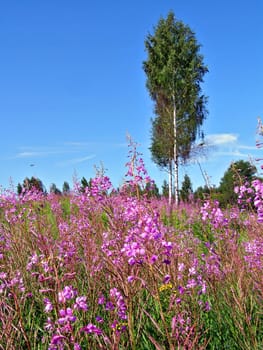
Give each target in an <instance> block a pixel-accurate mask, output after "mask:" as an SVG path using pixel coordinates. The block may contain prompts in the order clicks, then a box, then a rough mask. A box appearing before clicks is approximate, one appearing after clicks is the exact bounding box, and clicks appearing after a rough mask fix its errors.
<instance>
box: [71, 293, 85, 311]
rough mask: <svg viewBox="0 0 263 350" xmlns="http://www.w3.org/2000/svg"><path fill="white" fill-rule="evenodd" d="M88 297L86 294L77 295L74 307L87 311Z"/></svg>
mask: <svg viewBox="0 0 263 350" xmlns="http://www.w3.org/2000/svg"><path fill="white" fill-rule="evenodd" d="M86 299H87V297H85V296H82V297H77V298H76V302H75V304H74V309H76V310H84V311H87V310H88V305H87V303H86Z"/></svg>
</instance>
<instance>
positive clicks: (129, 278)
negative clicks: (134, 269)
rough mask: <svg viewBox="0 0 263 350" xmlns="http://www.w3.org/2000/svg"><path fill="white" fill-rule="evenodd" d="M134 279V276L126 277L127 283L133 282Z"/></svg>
mask: <svg viewBox="0 0 263 350" xmlns="http://www.w3.org/2000/svg"><path fill="white" fill-rule="evenodd" d="M134 279H135V278H134V276H128V277H127V281H128V282H129V283H131V282H133V281H134Z"/></svg>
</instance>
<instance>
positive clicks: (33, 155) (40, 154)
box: [14, 150, 65, 158]
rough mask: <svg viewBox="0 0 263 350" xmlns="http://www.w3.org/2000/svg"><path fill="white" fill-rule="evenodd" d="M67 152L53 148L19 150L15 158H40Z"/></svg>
mask: <svg viewBox="0 0 263 350" xmlns="http://www.w3.org/2000/svg"><path fill="white" fill-rule="evenodd" d="M62 153H65V151H62V150H60V151H58V150H57V151H55V150H54V151H52V150H47V151H24V152H19V153H17V154H16V155H15V157H14V158H40V157H48V156H50V155H57V154H62Z"/></svg>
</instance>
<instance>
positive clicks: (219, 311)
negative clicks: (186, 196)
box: [0, 150, 263, 350]
mask: <svg viewBox="0 0 263 350" xmlns="http://www.w3.org/2000/svg"><path fill="white" fill-rule="evenodd" d="M127 169H128V170H127V177H126V179H127V182H126V184H125V185H124V186H123V187H122V188H120V189H119V190H118V191H116V190H114V189H113V188H112V185H111V182H110V179H109V178H108V177H107V176H105V174H102V173H101V174H99V173H98V174H97V176H95V177H94V179H92V181H91V185H90V186H89V187H87V188H86V189H85V191H81V190H80V188H79V184H78V183H77V182H76V183H75V187H74V190H72V191H71V192H70V193H68V194H67V195H63V196H57V195H54V194H43V193H39V192H36V191H27V192H23V193H22V194H21V195H19V196H18V195H17V194H16V193H14V191H3V192H2V194H1V196H0V349H1V350H6V349H10V350H12V349H14V350H16V349H28V350H29V349H32V350H33V349H38V350H40V349H41V350H42V349H49V350H55V349H74V350H79V349H111V350H118V349H119V350H124V349H125V350H128V349H131V350H147V349H149V350H151V349H157V350H165V349H182V350H183V349H189V350H190V349H214V350H224V349H230V350H235V349H236V350H241V349H244V350H249V349H251V350H252V349H253V350H256V349H258V350H259V349H262V348H263V313H262V311H263V310H262V301H263V300H262V299H263V277H262V267H263V235H262V232H263V231H262V222H263V184H262V183H261V182H260V181H259V180H256V181H254V182H253V184H252V185H251V186H246V185H245V184H242V186H240V187H239V188H236V191H237V192H238V194H239V200H238V203H237V205H236V206H235V207H230V208H228V209H224V210H222V209H221V208H220V207H219V205H218V203H217V202H216V201H211V200H209V199H208V200H205V201H200V202H195V203H187V204H184V203H181V204H180V205H179V206H178V207H173V208H170V207H169V205H168V203H167V200H166V199H165V198H154V197H150V196H149V195H147V191H142V189H143V188H149V184H150V183H151V180H150V179H149V177H148V176H147V172H146V170H145V168H144V164H143V160H142V159H141V158H140V157H139V156H138V154H137V153H136V150H131V151H130V158H129V162H128V164H127Z"/></svg>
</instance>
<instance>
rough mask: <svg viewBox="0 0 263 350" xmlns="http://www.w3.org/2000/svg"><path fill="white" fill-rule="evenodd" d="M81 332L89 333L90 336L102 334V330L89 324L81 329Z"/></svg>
mask: <svg viewBox="0 0 263 350" xmlns="http://www.w3.org/2000/svg"><path fill="white" fill-rule="evenodd" d="M81 331H83V332H86V333H89V334H91V333H95V334H98V335H101V334H102V330H101V329H100V328H98V327H96V326H95V325H94V324H92V323H89V324H88V325H87V326H85V327H83V328H82V329H81Z"/></svg>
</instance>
